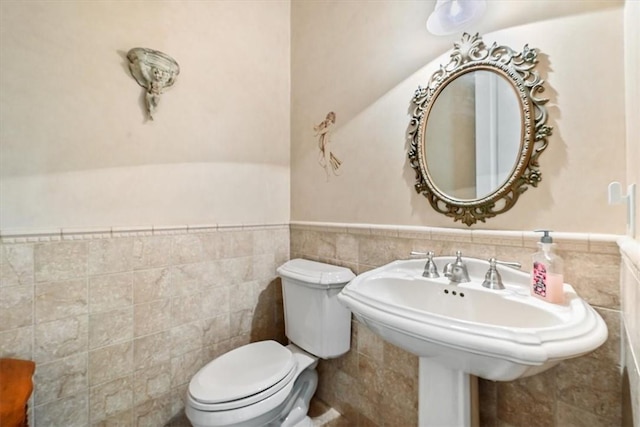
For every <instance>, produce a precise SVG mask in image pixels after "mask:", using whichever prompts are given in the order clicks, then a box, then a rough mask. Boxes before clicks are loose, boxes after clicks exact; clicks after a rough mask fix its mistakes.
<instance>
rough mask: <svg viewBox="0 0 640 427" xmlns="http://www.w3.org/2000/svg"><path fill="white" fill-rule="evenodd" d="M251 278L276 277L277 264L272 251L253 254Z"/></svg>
mask: <svg viewBox="0 0 640 427" xmlns="http://www.w3.org/2000/svg"><path fill="white" fill-rule="evenodd" d="M252 260H253V261H252V263H253V265H252V277H251V278H252V279H254V280H261V279H273V278H274V277H276V275H277V273H276V269H277V268H278V267H279V265H278V264H277V263H276V257H275V254H273V253H268V254H261V255H254V256H253V257H252Z"/></svg>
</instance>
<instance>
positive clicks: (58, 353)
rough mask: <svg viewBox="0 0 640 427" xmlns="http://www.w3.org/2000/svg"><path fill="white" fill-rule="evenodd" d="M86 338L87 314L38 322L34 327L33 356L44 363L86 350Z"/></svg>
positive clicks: (87, 332)
mask: <svg viewBox="0 0 640 427" xmlns="http://www.w3.org/2000/svg"><path fill="white" fill-rule="evenodd" d="M88 338H89V319H88V316H87V315H81V316H74V317H66V318H64V319H60V320H54V321H52V322H46V323H40V324H39V325H36V326H35V329H34V342H35V347H34V350H33V357H34V359H35V361H36V363H46V362H51V361H53V360H55V359H60V358H63V357H66V356H71V355H73V354H76V353H80V352H84V351H87V349H88Z"/></svg>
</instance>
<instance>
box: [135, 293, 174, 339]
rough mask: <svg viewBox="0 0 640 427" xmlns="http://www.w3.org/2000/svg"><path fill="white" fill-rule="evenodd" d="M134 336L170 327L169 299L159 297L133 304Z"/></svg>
mask: <svg viewBox="0 0 640 427" xmlns="http://www.w3.org/2000/svg"><path fill="white" fill-rule="evenodd" d="M133 314H134V320H133V325H134V328H135V330H134V336H136V337H140V336H143V335H149V334H153V333H156V332H161V331H164V330H167V329H169V328H171V299H169V298H165V299H159V300H155V301H151V302H147V303H143V304H136V305H134V306H133Z"/></svg>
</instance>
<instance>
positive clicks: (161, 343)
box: [133, 331, 171, 370]
mask: <svg viewBox="0 0 640 427" xmlns="http://www.w3.org/2000/svg"><path fill="white" fill-rule="evenodd" d="M133 343H134V345H133V347H134V351H133V364H134V367H135V369H136V370H138V369H144V368H148V367H151V366H153V365H157V364H160V363H163V362H167V361H169V360H170V357H171V346H170V345H167V343H171V332H170V331H162V332H159V333H157V334H153V335H147V336H145V337H140V338H136V339H135V340H134V342H133Z"/></svg>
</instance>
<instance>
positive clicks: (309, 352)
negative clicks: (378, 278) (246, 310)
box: [185, 259, 355, 427]
mask: <svg viewBox="0 0 640 427" xmlns="http://www.w3.org/2000/svg"><path fill="white" fill-rule="evenodd" d="M278 275H279V276H280V277H281V278H282V294H283V297H284V318H285V332H286V335H287V337H288V338H289V340H290V342H291V344H289V345H287V346H286V347H285V346H283V345H281V344H280V343H278V342H276V341H260V342H255V343H251V344H247V345H245V346H242V347H239V348H236V349H234V350H231V351H230V352H228V353H226V354H223V355H222V356H220V357H218V358H216V359H214V360H213V361H211V362H209V363H208V364H207V365H206V366H204V367H203V368H202V369H200V370H199V371H198V373H196V374H195V376H194V377H193V378H192V379H191V382H190V383H189V390H188V392H187V402H186V408H185V412H186V415H187V418H189V421H191V424H193V426H194V427H214V426H242V427H254V426H255V427H258V426H283V427H291V426H296V427H303V426H311V420H310V419H309V417H307V411H308V409H309V401H310V400H311V397H312V396H313V394H314V393H315V391H316V386H317V384H318V374H317V372H316V370H315V368H316V365H317V364H318V358H322V359H330V358H333V357H338V356H341V355H342V354H344V353H346V352H347V351H349V347H350V345H351V342H350V341H351V312H350V311H349V310H348V309H346V308H345V307H344V306H342V305H341V304H340V303H339V302H338V299H337V298H336V295H337V294H338V293H339V292H340V290H341V289H342V288H343V287H344V286H345V285H346V284H347V283H348V282H349V281H350V280H351V279H353V278H354V277H355V276H354V274H353V273H352V272H351V270H349V269H348V268H344V267H337V266H334V265H328V264H323V263H319V262H314V261H308V260H304V259H294V260H291V261H288V262H286V263H285V264H283V265H282V266H281V267H279V268H278Z"/></svg>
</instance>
